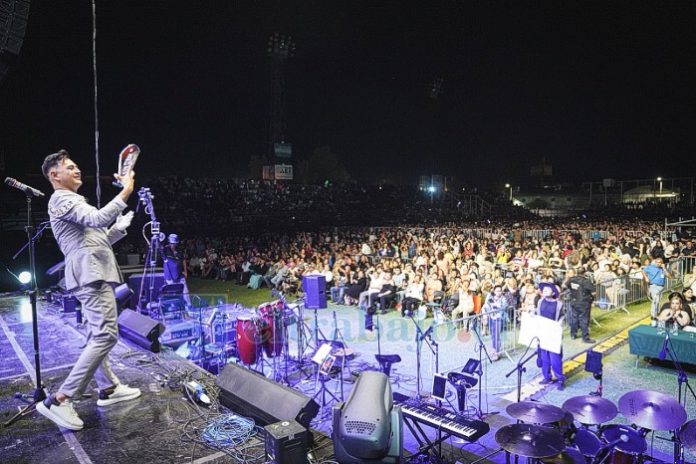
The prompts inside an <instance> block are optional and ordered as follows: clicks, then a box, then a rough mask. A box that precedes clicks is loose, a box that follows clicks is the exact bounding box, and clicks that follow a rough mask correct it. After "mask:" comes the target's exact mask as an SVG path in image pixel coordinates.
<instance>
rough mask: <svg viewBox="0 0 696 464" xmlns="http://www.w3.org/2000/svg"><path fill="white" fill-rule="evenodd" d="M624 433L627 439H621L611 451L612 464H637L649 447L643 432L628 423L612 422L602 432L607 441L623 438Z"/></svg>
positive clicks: (610, 460) (610, 459)
mask: <svg viewBox="0 0 696 464" xmlns="http://www.w3.org/2000/svg"><path fill="white" fill-rule="evenodd" d="M622 435H624V436H625V437H627V441H623V440H622V441H619V443H617V444H616V445H615V446H614V449H613V450H612V452H611V457H610V458H609V462H610V463H611V464H636V463H638V462H639V461H640V458H641V456H642V455H643V453H644V452H645V450H646V449H647V447H648V445H647V443H646V442H645V438H643V436H641V434H640V433H639V432H638V431H636V430H634V429H632V428H631V427H628V426H627V425H619V424H612V425H609V426H607V427H606V428H605V429H604V431H603V432H602V436H603V437H604V439H605V440H606V441H607V443H611V442H614V441H616V440H621V438H622Z"/></svg>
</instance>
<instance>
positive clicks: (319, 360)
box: [312, 343, 345, 409]
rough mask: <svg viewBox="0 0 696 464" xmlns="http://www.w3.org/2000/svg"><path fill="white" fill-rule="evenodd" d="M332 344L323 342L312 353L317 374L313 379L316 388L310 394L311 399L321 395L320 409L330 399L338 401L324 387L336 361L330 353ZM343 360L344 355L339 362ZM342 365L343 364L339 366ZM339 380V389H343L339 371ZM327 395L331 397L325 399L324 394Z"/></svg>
mask: <svg viewBox="0 0 696 464" xmlns="http://www.w3.org/2000/svg"><path fill="white" fill-rule="evenodd" d="M332 348H333V345H331V343H324V344H323V345H321V346H320V347H319V349H318V350H317V352H316V353H314V356H312V361H313V362H314V363H315V364H316V365H317V366H318V369H317V376H316V377H315V379H314V389H315V390H316V391H315V392H314V395H313V396H312V399H313V400H316V399H317V398H318V397H319V395H321V407H322V409H323V408H325V407H326V406H327V405H328V404H329V403H330V402H331V401H332V400H333V401H335V402H337V403H338V402H339V400H338V397H336V395H334V394H333V392H331V391H330V390H329V389H328V388H327V387H326V382H328V381H329V380H331V370H332V368H333V367H334V363H335V362H336V356H333V355H332V354H331V351H332ZM344 362H345V357H342V358H341V363H344ZM341 367H343V366H341ZM340 382H341V390H343V374H342V373H341V377H340ZM318 383H321V386H320V387H319V389H317V384H318ZM327 395H328V396H329V397H330V398H331V399H329V400H327V399H326V396H327Z"/></svg>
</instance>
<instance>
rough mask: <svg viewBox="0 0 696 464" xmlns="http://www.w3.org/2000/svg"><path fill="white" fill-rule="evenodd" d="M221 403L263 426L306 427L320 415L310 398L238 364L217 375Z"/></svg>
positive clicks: (228, 366) (229, 366)
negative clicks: (283, 423) (290, 424)
mask: <svg viewBox="0 0 696 464" xmlns="http://www.w3.org/2000/svg"><path fill="white" fill-rule="evenodd" d="M215 383H216V384H217V386H218V387H220V403H222V404H223V405H225V406H226V407H228V408H229V409H231V410H232V411H234V412H236V413H238V414H241V415H243V416H248V417H252V418H253V419H254V420H255V421H256V422H258V423H260V424H261V425H268V424H273V423H274V422H279V421H290V420H295V421H297V422H298V423H299V424H300V425H302V426H303V427H305V428H309V423H310V422H311V420H312V419H314V417H316V415H317V413H318V412H319V405H318V404H317V403H316V401H314V400H313V399H311V398H310V397H308V396H306V395H304V394H302V393H300V392H299V391H297V390H294V389H292V388H290V387H286V386H285V385H281V384H279V383H277V382H274V381H272V380H269V379H267V378H266V377H264V376H262V375H261V374H258V373H256V372H254V371H251V370H249V369H246V368H243V367H240V366H238V365H236V364H228V365H227V366H226V367H225V369H224V370H223V371H222V373H221V374H220V375H219V376H218V378H217V380H216V382H215Z"/></svg>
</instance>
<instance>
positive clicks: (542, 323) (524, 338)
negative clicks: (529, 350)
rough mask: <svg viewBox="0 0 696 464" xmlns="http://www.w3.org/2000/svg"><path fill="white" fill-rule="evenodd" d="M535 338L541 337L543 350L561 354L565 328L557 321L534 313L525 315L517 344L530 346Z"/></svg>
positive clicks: (523, 315)
mask: <svg viewBox="0 0 696 464" xmlns="http://www.w3.org/2000/svg"><path fill="white" fill-rule="evenodd" d="M534 337H539V341H540V343H541V349H542V350H547V351H551V352H553V353H558V354H560V353H561V348H562V345H563V326H562V325H561V324H560V323H558V322H557V321H554V320H552V319H548V318H546V317H541V316H537V315H536V314H532V313H523V314H522V321H521V322H520V336H519V337H518V339H517V342H518V343H519V344H520V345H525V346H530V345H531V344H532V343H533V340H534ZM535 346H536V344H535Z"/></svg>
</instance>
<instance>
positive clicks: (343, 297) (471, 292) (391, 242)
mask: <svg viewBox="0 0 696 464" xmlns="http://www.w3.org/2000/svg"><path fill="white" fill-rule="evenodd" d="M685 231H687V232H684V233H682V232H674V233H671V234H670V235H669V236H667V237H665V236H664V226H663V225H662V224H659V223H649V222H635V221H631V222H619V221H614V222H588V221H581V220H572V221H564V222H559V221H556V222H555V223H552V222H548V221H544V220H535V221H525V222H521V223H509V222H508V223H504V222H490V221H484V222H483V223H475V224H470V226H469V227H465V226H464V225H458V226H455V225H453V224H450V225H446V226H439V227H429V228H428V227H409V226H398V227H387V228H372V229H368V228H340V229H333V230H330V231H323V232H299V233H291V232H287V233H283V234H277V233H271V232H267V233H259V234H256V235H254V236H252V235H229V236H225V237H220V238H202V237H196V238H186V237H182V240H180V242H181V243H180V245H179V249H180V251H181V253H182V255H183V257H184V266H185V268H186V274H187V275H188V276H197V277H200V278H203V279H219V280H225V281H232V282H236V283H238V284H240V285H248V286H250V287H252V288H259V287H268V288H274V289H278V290H281V291H284V292H287V293H291V294H292V293H297V292H300V291H301V282H302V277H303V276H306V275H313V274H323V275H324V277H325V280H326V282H327V292H328V294H330V296H331V299H332V300H333V301H334V302H335V303H338V304H346V305H353V306H356V307H359V308H361V309H363V310H364V311H366V313H367V314H368V319H367V321H366V326H367V328H368V329H371V327H372V323H371V320H370V317H369V316H370V315H371V314H373V313H374V312H375V311H387V310H390V309H394V308H397V309H398V310H400V311H402V312H404V313H408V312H410V311H413V310H415V309H416V308H418V307H419V306H421V305H422V304H426V305H428V304H430V305H429V306H430V307H431V308H432V307H437V308H438V309H442V312H443V314H445V315H446V316H448V317H451V318H453V319H455V320H456V319H461V318H466V317H467V316H470V315H472V314H474V313H477V312H480V311H483V312H484V313H489V314H490V318H489V319H490V321H489V326H490V327H489V330H492V331H493V332H495V331H496V327H497V325H498V324H500V323H499V322H497V319H498V318H504V317H505V314H506V312H507V311H508V310H510V309H512V310H520V311H534V310H536V309H537V307H538V301H539V299H540V298H541V296H542V295H541V292H540V291H539V285H540V284H541V283H550V284H553V285H555V286H557V288H558V290H559V291H561V292H562V291H565V292H566V295H572V294H573V293H574V292H575V293H577V290H578V288H597V287H599V288H600V290H601V291H602V293H603V295H602V296H603V297H604V298H605V299H606V300H607V301H606V303H607V304H613V303H615V299H616V298H618V296H619V292H618V291H617V290H616V288H618V287H617V286H616V285H615V283H616V282H619V281H621V278H623V279H624V280H625V279H633V282H635V283H636V284H637V285H640V286H644V287H645V289H646V292H647V291H648V290H649V293H650V294H651V295H652V296H653V299H654V300H655V301H659V294H658V290H660V289H662V288H664V279H665V278H669V277H670V276H669V275H659V274H660V269H666V268H665V263H669V262H670V261H674V260H675V259H677V258H679V257H688V258H689V259H690V260H691V261H689V262H693V260H694V259H696V247H695V246H694V239H693V238H692V237H691V235H688V230H687V229H685ZM654 268H656V269H657V271H656V272H653V270H654ZM684 272H686V273H687V274H690V273H692V272H693V271H692V269H691V268H688V269H685V270H684ZM583 279H586V280H587V282H590V283H591V284H583V282H582V280H583ZM576 281H577V282H576ZM573 282H574V285H575V287H576V288H573V286H572V285H571V284H573ZM596 298H597V295H596V293H594V294H592V292H587V291H586V292H585V294H584V295H581V294H580V293H577V296H576V297H574V298H572V299H574V300H575V301H573V305H574V307H575V310H574V312H575V313H576V315H577V317H576V318H573V319H572V320H569V322H570V323H572V322H575V321H576V320H577V319H579V320H578V321H577V324H575V325H574V326H573V325H571V328H572V329H573V330H572V334H573V335H575V332H576V331H577V330H580V331H581V335H582V337H583V339H585V340H586V341H592V340H591V338H590V336H589V333H588V328H587V320H588V317H589V306H590V304H591V303H592V300H593V299H596ZM687 306H688V305H687ZM568 309H570V308H568ZM658 309H659V308H656V309H654V310H653V311H652V316H653V318H655V319H657V318H658V316H659V315H660V311H658ZM689 318H690V320H692V319H693V318H692V317H691V316H689ZM495 345H496V342H495V340H494V348H497V347H496V346H495ZM496 351H497V349H496ZM493 354H494V356H495V355H496V353H493Z"/></svg>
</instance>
